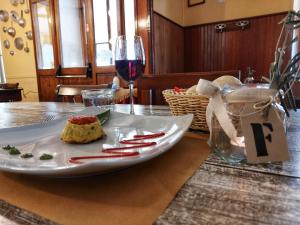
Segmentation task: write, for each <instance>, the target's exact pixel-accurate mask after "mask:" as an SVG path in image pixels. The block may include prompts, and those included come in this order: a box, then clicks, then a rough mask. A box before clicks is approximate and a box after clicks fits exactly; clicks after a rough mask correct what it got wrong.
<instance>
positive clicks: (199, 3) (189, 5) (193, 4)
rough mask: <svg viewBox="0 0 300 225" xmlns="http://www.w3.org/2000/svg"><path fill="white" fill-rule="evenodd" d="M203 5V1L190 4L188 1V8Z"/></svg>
mask: <svg viewBox="0 0 300 225" xmlns="http://www.w3.org/2000/svg"><path fill="white" fill-rule="evenodd" d="M204 3H205V0H201V1H200V0H199V2H197V3H191V0H188V7H193V6H196V5H201V4H204Z"/></svg>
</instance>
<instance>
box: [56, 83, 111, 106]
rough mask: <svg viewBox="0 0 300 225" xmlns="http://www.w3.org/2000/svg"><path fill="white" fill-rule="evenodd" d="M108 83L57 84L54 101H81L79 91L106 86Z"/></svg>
mask: <svg viewBox="0 0 300 225" xmlns="http://www.w3.org/2000/svg"><path fill="white" fill-rule="evenodd" d="M109 86H110V85H109V84H99V85H60V84H59V85H57V86H56V101H57V102H74V103H75V102H82V99H81V91H82V90H87V89H102V88H108V87H109Z"/></svg>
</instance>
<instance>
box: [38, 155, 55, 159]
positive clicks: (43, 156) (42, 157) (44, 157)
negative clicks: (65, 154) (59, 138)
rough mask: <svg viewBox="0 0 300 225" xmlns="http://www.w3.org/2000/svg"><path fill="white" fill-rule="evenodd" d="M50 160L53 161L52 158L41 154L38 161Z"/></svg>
mask: <svg viewBox="0 0 300 225" xmlns="http://www.w3.org/2000/svg"><path fill="white" fill-rule="evenodd" d="M50 159H53V156H52V155H49V154H43V155H41V156H40V160H50Z"/></svg>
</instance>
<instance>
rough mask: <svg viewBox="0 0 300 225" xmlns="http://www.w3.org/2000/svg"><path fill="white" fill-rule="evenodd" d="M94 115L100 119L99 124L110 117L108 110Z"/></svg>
mask: <svg viewBox="0 0 300 225" xmlns="http://www.w3.org/2000/svg"><path fill="white" fill-rule="evenodd" d="M96 117H97V118H98V120H99V121H100V123H101V125H103V124H105V123H106V122H107V121H108V120H109V117H110V110H109V109H108V110H106V111H104V112H102V113H100V114H98V115H96Z"/></svg>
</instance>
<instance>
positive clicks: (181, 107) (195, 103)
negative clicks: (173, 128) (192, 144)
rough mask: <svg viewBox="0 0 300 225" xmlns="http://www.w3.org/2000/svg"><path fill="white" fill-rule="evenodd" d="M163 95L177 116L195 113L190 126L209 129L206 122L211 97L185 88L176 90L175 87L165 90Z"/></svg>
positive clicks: (196, 128)
mask: <svg viewBox="0 0 300 225" xmlns="http://www.w3.org/2000/svg"><path fill="white" fill-rule="evenodd" d="M162 93H163V96H164V98H165V100H166V102H167V103H168V104H169V106H170V109H171V112H172V114H173V115H175V116H179V115H185V114H194V119H193V122H192V124H191V126H190V128H192V129H195V130H204V131H208V127H207V124H206V107H207V105H208V102H209V99H208V98H207V97H204V96H202V95H199V94H196V93H186V91H185V90H183V91H181V92H175V91H174V90H173V89H168V90H164V91H163V92H162Z"/></svg>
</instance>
